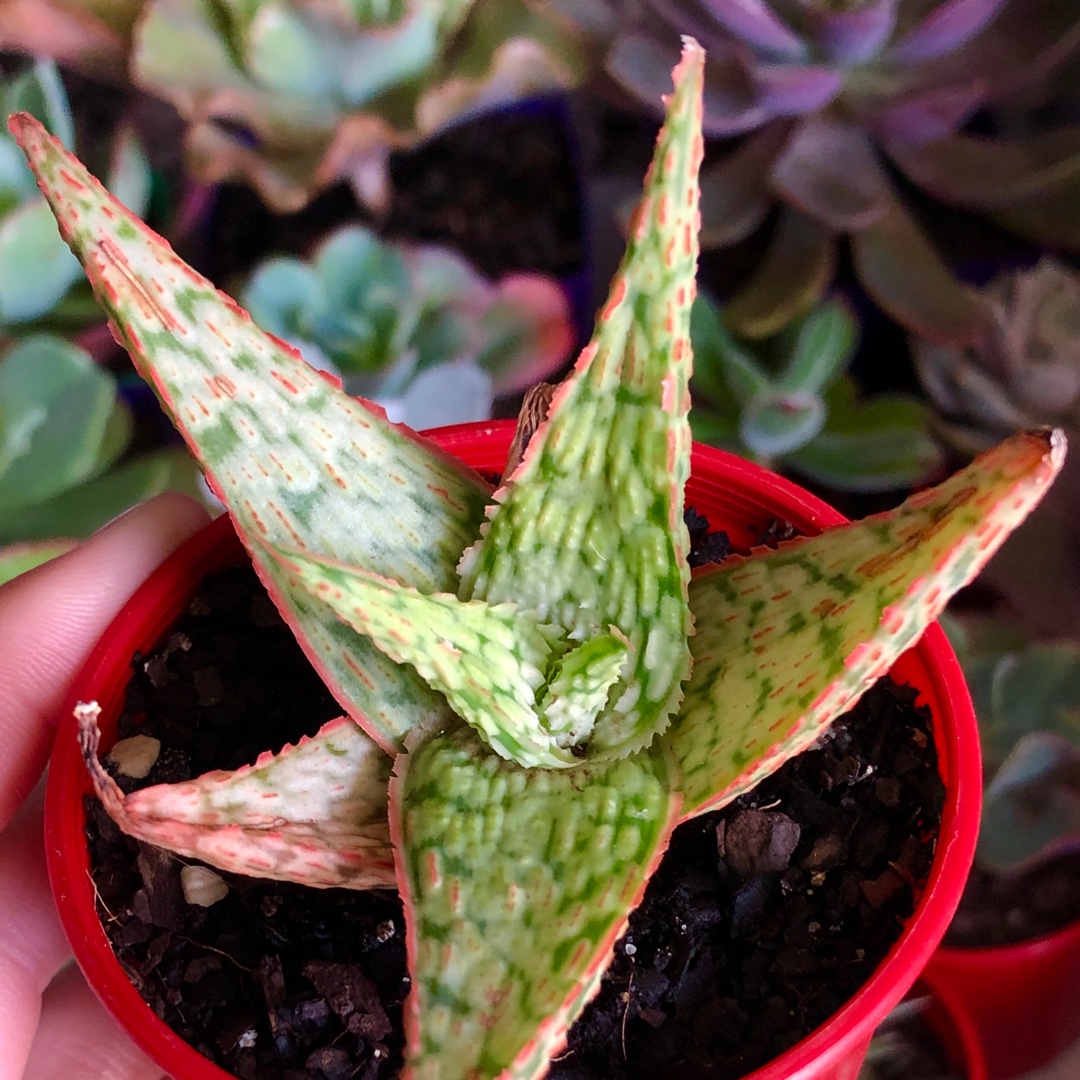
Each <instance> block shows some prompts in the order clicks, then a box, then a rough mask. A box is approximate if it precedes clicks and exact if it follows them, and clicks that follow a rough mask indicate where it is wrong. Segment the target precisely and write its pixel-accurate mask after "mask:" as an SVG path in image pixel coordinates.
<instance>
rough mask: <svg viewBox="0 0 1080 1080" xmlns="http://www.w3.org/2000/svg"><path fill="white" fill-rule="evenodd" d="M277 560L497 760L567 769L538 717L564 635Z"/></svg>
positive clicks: (389, 585)
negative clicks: (407, 671)
mask: <svg viewBox="0 0 1080 1080" xmlns="http://www.w3.org/2000/svg"><path fill="white" fill-rule="evenodd" d="M275 554H276V556H277V557H278V558H279V559H280V560H281V562H282V563H283V564H284V565H285V566H286V567H287V569H288V570H289V571H290V572H291V573H292V574H294V575H295V576H296V578H297V580H299V581H300V582H301V583H302V584H303V586H304V587H305V588H306V589H307V590H308V591H309V592H310V593H311V594H312V595H314V596H317V597H318V598H320V599H321V600H322V601H323V602H324V603H325V604H326V605H327V606H328V607H330V608H331V609H332V610H333V611H334V612H335V614H337V616H338V618H340V619H342V620H343V621H344V622H346V623H348V624H349V626H351V627H353V629H354V630H356V631H357V632H358V633H360V634H363V635H364V636H365V637H369V638H371V640H372V641H373V642H374V643H375V645H376V646H377V647H378V648H379V649H381V650H382V651H383V652H384V653H385V654H386V655H387V656H389V657H390V659H391V660H393V661H394V662H395V663H397V664H411V665H412V666H413V667H414V668H415V669H416V670H417V672H418V673H419V675H420V677H421V678H422V679H423V680H424V681H425V682H426V683H427V684H428V685H429V686H431V687H433V688H434V689H436V690H438V691H439V692H441V693H442V694H445V695H446V698H447V700H448V701H449V702H450V705H451V707H452V708H453V709H454V711H455V712H456V713H457V714H458V716H460V717H461V718H462V719H463V720H466V721H467V722H468V723H469V724H471V725H472V726H473V727H474V728H476V730H477V731H478V732H480V734H481V735H482V736H483V738H484V740H485V741H486V742H487V743H488V745H489V746H490V747H491V748H492V749H493V750H494V751H495V752H496V753H497V754H499V755H500V756H502V757H504V758H508V759H509V760H511V761H516V762H517V763H518V764H519V765H523V766H526V767H529V766H543V767H546V768H565V767H566V766H568V765H576V764H577V763H578V762H577V760H576V759H575V758H574V757H573V755H571V754H570V753H568V752H566V751H562V750H560V748H559V747H558V746H557V744H556V743H555V740H554V738H553V737H552V736H551V735H550V733H549V732H547V731H546V730H545V729H544V727H543V726H542V725H541V721H540V717H539V716H538V715H537V711H536V698H537V694H538V692H539V691H540V690H541V688H542V687H543V686H544V685H545V682H546V671H547V668H548V661H549V658H550V657H551V654H552V650H553V648H556V647H557V646H558V645H559V639H560V637H561V634H560V633H559V631H558V629H557V628H556V627H553V626H551V625H549V624H542V623H539V622H537V621H536V620H535V619H533V618H532V617H530V615H529V614H528V613H527V612H523V611H521V610H520V609H519V608H518V606H517V605H515V604H510V603H504V604H486V603H484V602H483V601H481V600H471V601H466V600H459V599H458V598H457V597H456V596H455V595H454V594H453V593H445V592H444V593H433V594H424V593H420V592H418V591H417V590H416V589H412V588H408V587H407V586H404V585H399V584H398V583H397V582H396V581H391V580H388V579H387V578H384V577H379V575H377V574H371V573H368V572H365V571H363V570H361V569H359V568H357V567H348V566H340V565H334V564H332V563H328V562H326V560H323V559H318V558H312V557H305V556H304V555H302V554H299V553H297V552H295V551H289V550H277V551H276V552H275Z"/></svg>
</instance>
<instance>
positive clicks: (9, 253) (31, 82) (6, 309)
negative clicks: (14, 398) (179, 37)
mask: <svg viewBox="0 0 1080 1080" xmlns="http://www.w3.org/2000/svg"><path fill="white" fill-rule="evenodd" d="M20 110H25V111H27V112H29V113H31V114H32V115H34V116H36V117H37V119H38V120H40V121H41V122H42V123H43V124H44V125H45V126H46V127H47V128H48V130H49V131H51V132H52V133H53V134H54V135H55V136H57V138H59V139H60V141H61V142H62V143H63V144H64V145H65V146H67V147H71V146H73V145H74V140H75V129H74V125H73V123H72V118H71V109H70V106H69V104H68V98H67V93H66V92H65V90H64V86H63V83H62V82H61V81H60V75H59V73H58V71H57V69H56V65H55V64H54V63H53V62H52V61H51V60H36V61H35V62H34V63H33V64H32V66H30V67H28V68H26V69H25V70H23V71H21V72H19V73H18V74H16V75H14V76H12V77H11V78H9V79H6V80H3V81H0V114H2V115H5V116H6V115H7V114H8V113H11V112H18V111H20ZM108 187H109V190H110V191H114V192H115V193H116V194H117V196H118V197H120V198H121V199H123V200H124V201H125V202H126V203H128V204H129V205H130V206H131V207H132V209H134V210H135V212H136V213H139V214H143V213H145V211H146V206H147V202H148V201H149V195H150V176H149V166H148V165H147V163H146V159H145V157H144V156H143V153H142V150H141V148H140V147H139V144H138V142H137V141H136V139H135V138H134V135H133V134H132V133H131V132H130V131H127V130H124V131H122V132H121V133H120V135H119V138H118V140H117V143H116V145H115V147H114V152H113V157H112V164H111V168H110V172H109V177H108ZM82 276H83V275H82V269H81V267H80V266H79V260H78V259H76V258H75V256H74V255H72V253H71V252H70V251H69V250H68V248H67V245H66V244H65V243H64V242H63V240H62V239H61V238H60V233H59V232H58V231H57V228H56V221H55V220H54V218H53V216H52V213H51V212H50V211H49V205H48V203H47V202H46V201H45V199H44V197H43V196H42V195H41V194H40V193H39V192H38V190H37V186H36V185H35V183H34V175H33V173H32V172H31V171H30V170H29V169H28V168H27V167H26V162H25V161H23V159H22V155H21V154H20V152H19V148H18V147H17V146H16V145H15V141H14V140H13V139H12V138H11V137H10V136H9V135H8V134H7V133H6V132H5V133H3V134H0V339H2V338H3V337H4V336H6V335H11V334H15V333H18V332H20V331H22V330H24V329H25V328H26V327H27V326H29V325H32V324H35V323H39V322H41V320H43V319H46V318H49V319H51V320H52V321H53V322H54V323H57V324H62V325H63V326H64V327H65V328H67V329H75V328H78V327H79V326H80V325H85V324H86V323H89V322H100V321H101V312H100V310H99V309H98V308H97V307H96V306H95V305H93V303H92V302H91V301H90V300H89V298H88V297H80V295H79V290H78V289H76V288H73V286H75V285H76V283H77V282H80V281H82Z"/></svg>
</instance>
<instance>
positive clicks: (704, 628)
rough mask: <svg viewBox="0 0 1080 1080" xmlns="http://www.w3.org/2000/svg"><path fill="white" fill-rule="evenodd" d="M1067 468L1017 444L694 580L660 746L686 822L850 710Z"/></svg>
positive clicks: (1059, 439) (1040, 446)
mask: <svg viewBox="0 0 1080 1080" xmlns="http://www.w3.org/2000/svg"><path fill="white" fill-rule="evenodd" d="M1064 458H1065V436H1064V434H1063V433H1062V432H1061V431H1050V430H1043V431H1036V432H1028V433H1023V434H1020V435H1016V436H1014V437H1013V438H1011V439H1008V440H1006V442H1004V443H1002V444H1001V445H1000V446H998V447H997V448H995V449H994V450H991V451H990V452H989V453H987V454H984V455H983V456H982V457H980V458H978V459H976V460H975V461H974V462H973V463H972V464H971V465H969V466H968V467H967V468H966V469H962V470H960V471H959V472H958V473H956V474H955V475H954V476H952V477H950V478H949V479H948V480H946V481H945V482H944V483H942V484H940V485H938V486H937V487H935V488H929V489H927V490H925V491H920V492H918V493H917V494H915V495H913V496H912V497H911V498H910V499H908V500H907V501H906V502H905V503H903V504H902V505H901V506H899V507H897V508H896V509H895V510H893V511H890V512H889V513H887V514H878V515H875V516H874V517H870V518H867V519H865V520H864V521H858V522H853V523H850V524H847V525H841V526H837V527H836V528H833V529H829V530H828V531H826V532H825V533H822V534H821V535H820V536H815V537H805V538H801V539H799V540H795V541H791V542H790V543H788V544H785V545H783V546H781V547H780V548H779V549H778V550H776V551H771V552H766V553H763V554H758V555H755V556H754V557H752V558H749V559H745V560H742V561H739V562H729V563H725V564H724V566H723V567H721V568H719V569H717V570H715V571H713V572H711V573H706V574H704V575H702V576H701V577H698V578H696V579H695V580H694V582H693V583H692V585H691V590H690V606H691V609H692V610H693V612H694V617H695V624H696V627H697V633H696V634H695V636H694V638H692V639H691V652H692V654H693V657H694V668H693V673H692V675H691V678H690V682H689V684H688V685H687V688H686V697H685V700H684V703H683V707H682V710H681V712H680V715H679V718H678V719H677V721H676V722H675V723H674V724H673V726H672V728H671V730H670V732H669V734H668V735H667V736H666V738H667V740H668V742H669V743H670V745H671V747H672V749H673V750H674V752H675V755H676V757H677V759H678V760H679V764H680V767H681V769H682V773H683V780H682V791H683V795H684V798H685V800H686V807H687V811H688V813H689V814H690V815H693V814H697V813H703V812H704V811H706V810H712V809H717V808H718V807H720V806H723V805H725V804H726V803H728V802H730V800H731V799H733V798H735V797H736V796H737V795H739V794H741V793H742V792H743V791H746V790H748V789H749V788H751V787H753V786H754V785H755V784H756V783H758V782H759V781H760V780H762V779H763V778H764V777H765V776H767V775H769V773H771V772H773V771H774V770H775V769H776V768H778V767H779V766H780V765H781V764H783V763H784V762H785V761H787V760H788V759H789V758H791V757H792V756H794V755H795V754H797V753H799V752H800V751H801V750H803V749H805V748H806V747H807V746H808V745H809V744H810V743H811V742H813V740H814V739H815V738H817V737H818V735H820V733H821V731H822V730H823V729H824V728H825V727H827V726H828V724H830V723H831V722H832V721H833V719H835V717H837V716H838V715H840V713H841V712H843V711H844V710H845V709H847V708H850V707H851V706H852V705H853V704H854V702H855V701H856V700H857V699H858V698H859V696H860V695H861V694H862V693H863V691H864V690H866V689H867V688H868V687H869V686H870V685H871V684H872V683H873V682H874V680H876V679H877V678H879V677H880V676H881V675H884V674H885V673H886V672H887V671H888V669H889V668H890V667H891V666H892V664H893V662H894V661H895V660H896V658H897V657H898V656H899V655H900V654H901V653H902V652H903V651H904V650H906V649H907V648H909V647H910V646H911V645H913V644H914V643H915V642H916V641H917V640H918V638H919V637H920V635H921V634H922V632H923V630H925V628H926V627H927V626H928V625H929V624H930V623H931V622H932V621H933V620H934V619H935V618H937V616H938V615H939V614H940V613H941V611H942V609H943V608H944V606H945V604H946V603H947V602H948V600H949V599H950V597H951V596H952V595H953V594H954V593H955V592H956V590H957V589H959V588H961V587H962V586H963V585H966V584H967V583H968V582H969V581H970V580H971V579H972V578H973V577H974V576H975V575H976V574H977V573H978V572H979V570H980V569H981V568H982V567H983V566H984V565H985V563H986V562H987V560H989V558H990V557H991V556H992V555H993V554H994V552H995V551H997V549H998V548H999V547H1000V546H1001V544H1002V543H1003V542H1004V540H1005V538H1006V537H1007V536H1008V535H1009V534H1010V533H1011V532H1012V530H1013V529H1015V528H1016V526H1017V525H1019V524H1020V522H1022V521H1023V520H1024V518H1025V517H1027V515H1028V514H1029V513H1030V512H1031V511H1032V510H1033V509H1034V507H1035V506H1036V505H1037V504H1038V503H1039V501H1040V500H1041V499H1042V497H1043V495H1044V494H1045V493H1046V491H1047V489H1048V488H1049V486H1050V484H1051V482H1052V481H1053V479H1054V477H1055V476H1056V475H1057V473H1058V472H1059V470H1060V469H1061V466H1062V464H1063V462H1064ZM718 716H722V717H723V718H724V723H723V724H717V722H716V718H717V717H718Z"/></svg>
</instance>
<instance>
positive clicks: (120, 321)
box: [9, 114, 490, 752]
mask: <svg viewBox="0 0 1080 1080" xmlns="http://www.w3.org/2000/svg"><path fill="white" fill-rule="evenodd" d="M9 125H10V127H11V130H12V132H13V133H14V134H15V136H16V138H17V139H18V140H19V143H20V145H21V146H22V147H23V149H24V150H25V151H26V154H27V157H28V159H29V161H30V163H31V166H32V167H33V169H34V172H35V174H36V176H37V178H38V184H39V186H40V187H41V189H42V191H43V192H44V193H45V196H46V198H47V199H48V200H49V202H50V204H51V205H52V208H53V211H54V213H55V214H56V217H57V220H58V222H59V224H60V229H61V232H62V233H63V235H64V238H65V239H66V240H67V242H68V244H69V245H70V246H71V248H72V250H73V251H74V252H75V253H76V255H78V256H79V258H80V260H81V261H82V263H83V265H84V267H85V268H86V272H87V276H88V277H89V279H90V283H91V285H93V287H94V293H95V295H96V297H97V299H98V301H99V302H100V303H101V304H102V306H103V307H104V308H105V310H106V311H107V312H108V314H109V316H110V319H111V322H112V326H113V329H114V333H115V334H116V335H117V339H118V340H119V341H120V342H121V343H122V344H123V345H124V346H125V347H126V348H127V349H128V351H129V352H130V353H131V356H132V358H133V359H134V361H135V363H136V366H137V367H138V369H139V372H140V374H142V375H143V376H144V378H146V379H147V381H148V382H150V384H151V385H152V386H153V387H154V389H155V391H156V393H157V395H158V397H159V398H160V400H161V402H162V404H163V406H164V408H165V410H166V411H167V412H168V413H169V414H170V415H171V416H172V417H173V418H174V421H175V423H176V424H177V427H178V428H179V429H180V431H181V432H182V434H183V435H184V438H185V439H186V440H187V443H188V445H189V446H190V448H191V450H192V452H193V453H194V454H195V456H196V457H197V458H198V459H199V461H200V463H201V465H202V467H203V469H204V471H205V473H206V475H207V479H208V480H209V482H210V483H211V485H212V487H213V489H214V491H215V492H216V493H217V494H218V496H219V497H220V498H221V500H222V501H223V502H224V503H225V505H226V506H227V507H228V509H229V512H230V514H232V516H233V518H234V520H235V522H236V525H237V530H238V532H239V533H240V535H241V536H242V537H244V538H245V542H246V543H248V546H249V549H250V548H251V547H252V545H251V542H250V537H253V536H257V537H260V538H263V539H266V540H269V541H271V542H274V543H280V544H287V545H290V546H293V547H298V548H302V549H307V550H311V551H315V552H318V553H320V554H322V555H324V556H327V557H329V558H333V559H336V560H338V561H341V562H344V563H348V564H350V565H355V566H363V567H364V568H366V569H368V570H371V571H373V572H375V573H378V574H382V575H385V576H387V577H392V578H394V579H396V580H399V581H408V582H409V583H410V584H412V585H415V586H417V587H419V588H423V589H433V590H449V591H453V590H455V589H456V588H457V579H456V576H455V569H456V564H457V560H458V558H459V557H460V554H461V552H462V551H463V550H464V549H465V547H466V546H467V545H469V544H470V543H472V542H473V541H475V539H476V537H477V536H478V534H479V526H480V522H481V521H482V520H483V513H484V507H485V505H486V503H487V500H488V498H489V496H490V488H489V487H488V486H487V485H486V484H485V483H484V482H483V481H482V480H481V479H480V478H479V477H478V476H477V475H476V474H475V473H473V472H472V471H471V470H470V469H467V468H466V467H465V466H464V465H462V464H461V463H460V462H458V461H456V460H455V459H454V458H452V457H450V456H449V455H447V454H444V453H443V452H441V451H439V450H438V449H436V448H435V447H433V446H431V444H429V443H427V442H426V441H425V440H423V439H421V438H420V437H419V436H417V435H416V434H415V433H414V432H411V431H409V429H407V428H404V427H399V426H396V425H393V424H391V423H389V422H388V421H387V420H386V417H385V415H383V414H382V412H381V410H378V409H377V408H376V407H374V406H372V405H370V404H368V403H365V402H361V401H358V400H356V399H354V398H351V397H349V396H348V395H346V394H345V393H344V392H343V391H342V390H341V387H340V383H339V382H337V381H336V380H334V379H332V378H329V377H327V376H325V375H324V374H323V373H321V372H317V371H315V370H314V369H312V368H310V367H309V366H308V365H307V364H305V363H304V362H303V361H302V360H301V359H300V357H299V355H298V354H297V353H296V352H295V350H293V349H292V348H290V347H288V346H286V345H285V344H283V343H282V342H280V341H279V340H278V339H276V338H274V337H273V336H272V335H269V334H266V333H264V332H263V331H261V330H259V329H258V328H257V327H256V326H255V325H254V324H253V323H252V322H251V320H250V318H249V317H248V316H247V314H246V313H245V312H243V311H242V310H241V309H240V308H238V307H237V306H236V304H235V303H234V302H233V301H232V300H230V299H229V298H228V297H226V296H224V295H223V294H221V293H219V292H218V291H217V290H216V289H215V288H214V287H213V285H211V283H210V282H209V281H207V280H206V279H205V278H203V277H201V276H200V275H198V274H196V273H195V271H193V270H192V269H190V268H189V267H188V266H186V265H185V264H184V263H183V262H182V261H181V260H180V259H179V258H177V256H176V255H175V254H174V253H173V251H172V249H171V248H170V247H169V246H168V244H166V242H165V241H164V240H162V239H161V238H160V237H158V236H157V235H156V234H154V233H153V232H151V231H150V230H149V229H147V227H146V226H145V225H143V224H142V222H140V221H139V220H138V219H137V218H136V217H135V216H134V215H132V214H131V213H130V212H129V211H128V210H126V209H125V208H124V207H123V206H122V205H121V204H120V203H119V202H117V201H116V200H115V199H114V198H113V197H112V196H111V195H109V194H108V192H106V191H105V189H104V188H103V187H102V186H101V185H100V184H99V183H98V182H97V180H95V179H94V178H93V177H92V176H91V175H90V174H89V172H87V170H86V169H85V168H84V167H83V165H82V164H80V163H79V162H78V161H77V160H76V159H75V158H74V157H72V156H71V155H70V154H68V153H67V152H66V151H65V150H64V149H63V147H61V146H60V144H59V143H57V142H56V140H54V139H53V138H52V137H51V136H49V135H48V134H47V133H46V132H45V130H44V129H43V128H42V127H41V125H40V124H39V123H38V122H37V121H36V120H34V119H33V118H32V117H29V116H27V115H25V114H19V115H17V116H14V117H12V119H11V121H10V122H9ZM301 421H302V422H301ZM251 553H252V557H253V559H254V561H255V564H256V568H257V569H258V570H259V573H260V575H261V576H262V578H263V580H264V581H265V583H266V584H267V586H268V587H269V589H270V591H271V594H272V596H273V597H274V599H275V602H276V603H277V604H278V607H279V608H281V610H282V613H283V614H284V615H285V617H286V619H287V620H288V621H289V623H290V625H291V626H292V628H293V630H294V632H295V633H296V635H297V637H298V639H299V640H300V642H301V644H302V645H303V647H304V649H305V651H306V652H307V654H308V656H309V658H310V659H311V660H312V662H313V663H314V664H315V665H316V667H317V668H318V669H319V671H320V673H321V674H322V675H323V677H324V678H325V680H326V682H327V685H328V686H329V687H330V688H331V690H332V691H333V692H334V694H335V695H336V696H337V698H338V700H339V701H340V702H341V704H342V706H343V707H344V708H345V709H346V710H347V711H348V712H349V713H350V714H351V715H352V716H353V717H354V718H355V719H356V720H358V721H359V722H360V723H361V724H362V726H364V727H365V729H366V730H368V731H369V733H370V734H371V735H372V737H373V738H375V739H376V740H377V741H378V742H379V744H380V745H381V746H383V747H384V748H385V749H387V750H389V751H391V752H394V751H396V750H397V749H399V748H400V746H401V744H402V740H403V737H404V735H405V733H406V732H407V731H408V730H409V729H410V728H411V727H412V726H413V725H414V724H415V723H417V722H418V721H419V720H420V719H422V718H423V717H424V716H426V715H429V714H430V713H431V712H432V711H437V710H438V709H439V708H440V707H442V706H441V701H440V699H439V697H438V695H436V694H434V693H433V692H432V691H431V690H429V689H428V688H427V686H425V684H424V683H423V681H422V680H421V679H419V678H418V677H417V676H416V674H415V673H414V672H413V671H411V670H410V669H407V668H405V669H402V668H398V667H396V666H395V665H394V664H392V663H391V662H389V661H388V660H387V659H386V658H385V657H384V656H382V654H380V653H379V651H378V650H377V649H375V648H374V646H373V645H372V644H371V643H370V642H369V641H367V640H366V639H364V638H363V637H360V636H359V635H357V634H356V633H355V632H353V631H352V630H351V629H349V628H348V627H346V626H344V625H343V624H341V623H340V622H338V620H337V619H335V618H334V617H333V615H332V614H331V613H330V612H328V611H327V610H326V608H325V607H323V606H322V605H321V604H319V603H318V602H316V601H313V600H311V599H310V598H309V597H306V596H305V595H304V593H303V592H302V590H300V589H298V588H297V587H296V585H295V583H294V582H293V581H292V580H291V579H290V578H289V577H288V575H286V574H284V573H282V571H281V570H280V568H279V567H278V565H277V564H276V563H275V562H274V561H273V560H270V559H268V558H267V556H266V554H265V552H264V551H263V550H261V549H255V550H252V552H251Z"/></svg>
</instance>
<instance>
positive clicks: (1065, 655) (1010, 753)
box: [947, 618, 1080, 873]
mask: <svg viewBox="0 0 1080 1080" xmlns="http://www.w3.org/2000/svg"><path fill="white" fill-rule="evenodd" d="M947 626H948V630H949V636H950V638H951V639H952V641H953V643H954V645H955V646H956V649H957V654H958V656H959V657H960V661H961V663H962V665H963V667H964V674H965V676H966V677H967V680H968V686H969V688H970V689H971V696H972V701H973V702H974V705H975V713H976V715H977V717H978V719H979V734H980V738H981V742H982V749H983V769H984V774H985V787H984V796H983V818H982V825H981V828H980V832H979V847H978V852H977V856H976V857H977V859H978V861H979V863H980V864H981V865H983V866H984V867H986V868H987V869H990V870H995V871H997V872H999V873H1000V872H1013V871H1017V870H1026V869H1029V868H1030V867H1031V866H1032V865H1033V864H1034V863H1035V862H1036V861H1039V860H1044V859H1047V858H1052V857H1053V856H1054V855H1055V854H1058V853H1060V852H1061V851H1063V850H1065V849H1068V848H1076V847H1077V846H1078V845H1080V645H1078V644H1077V643H1076V642H1071V641H1062V642H1038V641H1035V642H1033V641H1030V640H1024V638H1023V635H1022V634H1021V633H1020V632H1018V630H1017V627H1016V624H1015V623H1014V622H1009V623H1006V622H1004V621H1003V620H996V619H975V618H968V619H966V620H961V619H957V618H950V620H949V621H948V623H947Z"/></svg>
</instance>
